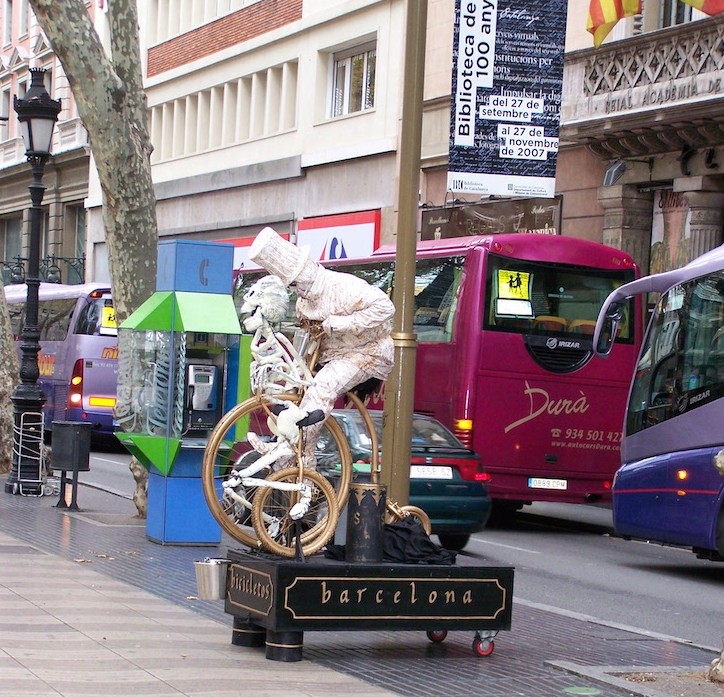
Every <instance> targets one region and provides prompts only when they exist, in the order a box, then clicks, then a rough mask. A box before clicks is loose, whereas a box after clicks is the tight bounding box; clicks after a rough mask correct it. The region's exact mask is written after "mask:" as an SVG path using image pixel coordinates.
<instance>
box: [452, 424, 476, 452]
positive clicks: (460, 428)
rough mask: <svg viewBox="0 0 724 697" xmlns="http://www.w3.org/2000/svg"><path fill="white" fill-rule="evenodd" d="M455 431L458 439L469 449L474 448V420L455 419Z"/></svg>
mask: <svg viewBox="0 0 724 697" xmlns="http://www.w3.org/2000/svg"><path fill="white" fill-rule="evenodd" d="M452 430H453V433H454V434H455V435H456V436H457V437H458V440H459V441H460V442H461V443H462V444H463V445H464V446H465V447H466V448H468V449H469V450H472V449H473V420H472V419H454V420H453V429H452Z"/></svg>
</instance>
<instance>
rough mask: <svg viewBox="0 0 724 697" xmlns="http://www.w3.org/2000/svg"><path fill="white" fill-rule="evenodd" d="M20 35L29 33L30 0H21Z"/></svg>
mask: <svg viewBox="0 0 724 697" xmlns="http://www.w3.org/2000/svg"><path fill="white" fill-rule="evenodd" d="M18 34H19V35H20V36H27V35H28V0H20V31H19V32H18Z"/></svg>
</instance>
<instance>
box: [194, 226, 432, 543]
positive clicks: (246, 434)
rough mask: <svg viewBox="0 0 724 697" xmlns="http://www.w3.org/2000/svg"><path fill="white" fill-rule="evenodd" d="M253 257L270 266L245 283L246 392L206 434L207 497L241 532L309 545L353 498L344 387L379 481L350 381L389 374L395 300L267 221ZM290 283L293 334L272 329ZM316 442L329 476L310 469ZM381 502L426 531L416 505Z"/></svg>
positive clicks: (225, 522)
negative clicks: (311, 253) (338, 414)
mask: <svg viewBox="0 0 724 697" xmlns="http://www.w3.org/2000/svg"><path fill="white" fill-rule="evenodd" d="M250 257H251V259H252V260H254V261H255V262H256V263H258V264H260V265H261V266H263V267H264V268H265V269H266V270H267V271H269V272H270V273H271V274H273V275H271V276H265V277H263V278H261V279H260V280H259V281H257V282H256V283H255V284H254V285H253V286H252V287H251V288H250V289H249V291H248V292H247V293H246V295H245V296H244V300H243V304H242V307H241V313H242V317H243V323H244V328H245V330H246V331H247V332H250V333H251V332H253V338H252V341H251V353H252V363H251V370H250V378H251V389H252V396H251V397H250V398H249V399H247V400H245V401H244V402H242V403H241V404H238V405H237V406H236V407H234V408H233V409H231V410H230V411H229V412H228V413H227V414H225V415H224V417H223V418H222V419H221V421H220V422H219V423H218V424H217V426H216V427H215V428H214V430H213V431H212V433H211V436H210V438H209V442H208V445H207V447H206V450H205V453H204V459H203V465H202V482H203V489H204V495H205V497H206V500H207V502H208V504H209V508H210V510H211V512H212V514H213V515H214V517H215V518H216V519H217V521H218V522H219V523H220V525H221V526H222V528H223V529H224V530H225V531H226V532H227V533H229V534H230V535H231V536H232V537H233V538H234V539H236V540H237V541H239V542H241V543H243V544H246V545H248V546H250V547H252V548H263V549H265V550H266V551H269V552H272V553H275V554H277V555H279V556H283V557H294V556H302V555H309V554H313V553H315V552H318V551H319V550H321V549H322V548H323V547H324V546H325V545H326V544H327V542H329V540H330V539H331V538H332V536H333V535H334V531H335V528H336V525H337V521H338V518H339V512H340V510H341V509H343V508H344V506H345V505H346V503H347V498H348V496H349V488H350V484H351V481H352V472H353V467H352V461H351V460H352V458H351V453H350V448H349V444H348V442H347V439H346V437H345V435H344V432H343V430H342V429H341V427H340V426H339V424H338V423H337V422H336V421H335V420H334V418H333V417H331V416H330V412H331V411H332V408H333V406H334V403H335V401H336V400H337V399H338V398H339V397H340V396H342V395H345V394H346V395H347V397H348V399H349V400H351V401H352V403H353V404H355V406H356V407H357V408H358V409H359V410H360V413H361V415H362V417H363V419H364V421H365V424H366V428H367V430H368V435H369V440H370V446H371V463H370V464H371V480H372V482H373V483H377V481H378V478H379V464H378V451H379V448H378V439H377V433H376V430H375V427H374V425H373V423H372V421H371V419H370V418H369V415H368V414H367V411H366V408H365V407H364V404H363V402H362V400H361V399H360V398H359V397H358V396H357V395H356V394H354V393H353V392H350V390H352V389H353V388H354V387H356V386H357V385H360V384H362V383H365V382H366V381H368V380H370V379H377V380H384V379H385V378H386V377H387V375H388V374H389V372H390V370H391V368H392V359H393V344H392V340H391V338H390V331H391V326H390V318H391V317H392V315H393V313H394V306H393V305H392V303H391V301H390V300H389V298H388V297H387V296H386V295H385V293H384V292H383V291H381V290H380V289H378V288H375V287H373V286H370V285H369V284H368V283H366V282H365V281H363V280H362V279H359V278H356V277H354V276H352V275H350V274H344V273H339V272H335V271H330V270H329V269H325V268H324V267H322V266H321V265H320V264H318V263H317V262H314V261H312V260H310V259H308V258H307V254H306V253H305V251H304V250H303V249H300V248H298V247H296V246H295V245H293V244H291V243H289V242H287V241H286V240H284V239H283V238H281V237H280V236H279V235H277V233H276V232H274V231H273V230H272V229H271V228H265V229H264V230H262V231H261V232H260V233H259V235H258V236H257V238H256V240H255V241H254V243H253V244H252V246H251V248H250ZM290 285H294V288H295V290H296V292H297V296H298V298H297V305H296V313H297V317H298V319H299V321H300V323H301V325H302V329H303V331H302V332H300V333H299V336H298V339H299V341H295V343H294V344H293V343H292V342H290V341H289V339H287V337H286V336H284V334H282V333H281V332H280V331H276V330H275V329H274V326H275V325H278V324H279V323H280V322H281V321H282V319H283V318H284V317H285V316H286V313H287V309H288V302H289V296H288V292H287V287H288V286H290ZM295 344H296V345H295ZM320 443H323V444H324V445H325V447H324V453H325V461H324V463H322V465H323V467H324V468H325V471H327V472H328V473H329V474H330V478H331V479H332V480H333V481H334V485H333V484H332V482H331V481H330V480H329V479H327V478H326V477H325V476H323V475H322V474H321V473H320V472H319V471H318V463H317V457H316V455H315V451H316V450H317V448H318V447H319V444H320ZM387 510H388V515H389V517H390V518H391V519H400V518H401V517H403V516H407V515H414V516H415V517H417V518H418V519H419V520H420V521H421V522H422V523H423V526H424V527H425V529H426V531H427V532H428V533H429V531H430V527H429V519H428V518H427V516H426V514H425V513H424V512H423V511H422V510H421V509H419V508H416V507H414V506H402V507H401V506H398V505H397V504H395V503H394V502H388V505H387ZM249 523H251V528H250V525H249Z"/></svg>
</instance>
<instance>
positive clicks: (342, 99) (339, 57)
mask: <svg viewBox="0 0 724 697" xmlns="http://www.w3.org/2000/svg"><path fill="white" fill-rule="evenodd" d="M332 60H333V70H332V104H331V116H332V117H335V116H343V115H344V114H353V113H355V112H357V111H364V110H365V109H372V107H374V105H375V68H376V64H377V51H376V46H375V44H374V43H373V44H367V45H365V46H361V47H359V46H358V47H357V48H354V49H351V50H349V51H344V52H343V53H335V54H334V55H333V57H332Z"/></svg>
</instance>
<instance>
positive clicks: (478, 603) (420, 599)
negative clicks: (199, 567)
mask: <svg viewBox="0 0 724 697" xmlns="http://www.w3.org/2000/svg"><path fill="white" fill-rule="evenodd" d="M228 558H229V559H230V560H231V563H230V564H229V570H228V575H227V584H226V601H225V605H224V609H225V611H226V612H227V613H228V614H231V615H233V617H234V633H233V636H232V643H233V644H235V645H237V646H260V645H262V644H263V643H265V644H266V657H267V658H268V659H270V660H274V661H299V660H301V659H302V645H303V632H304V631H306V630H314V631H324V630H345V631H354V630H378V631H379V630H383V631H390V630H411V629H421V630H425V631H428V632H429V631H435V632H441V631H443V630H464V629H470V630H474V631H475V632H476V633H481V632H484V633H493V634H494V633H495V632H497V631H498V630H501V629H510V622H511V614H512V601H513V572H514V569H513V567H498V566H476V565H472V564H470V565H468V564H467V563H466V562H467V559H466V558H461V557H458V560H459V561H461V562H462V563H458V564H456V565H454V566H441V565H433V564H398V563H393V562H390V563H387V562H375V563H357V564H350V563H347V562H340V561H333V560H331V559H325V558H324V557H322V556H314V557H311V558H309V559H307V560H306V561H305V562H297V561H292V560H287V559H281V558H279V557H275V556H272V555H267V554H263V553H258V552H241V551H234V550H230V551H229V554H228ZM262 637H264V638H263V639H262Z"/></svg>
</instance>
